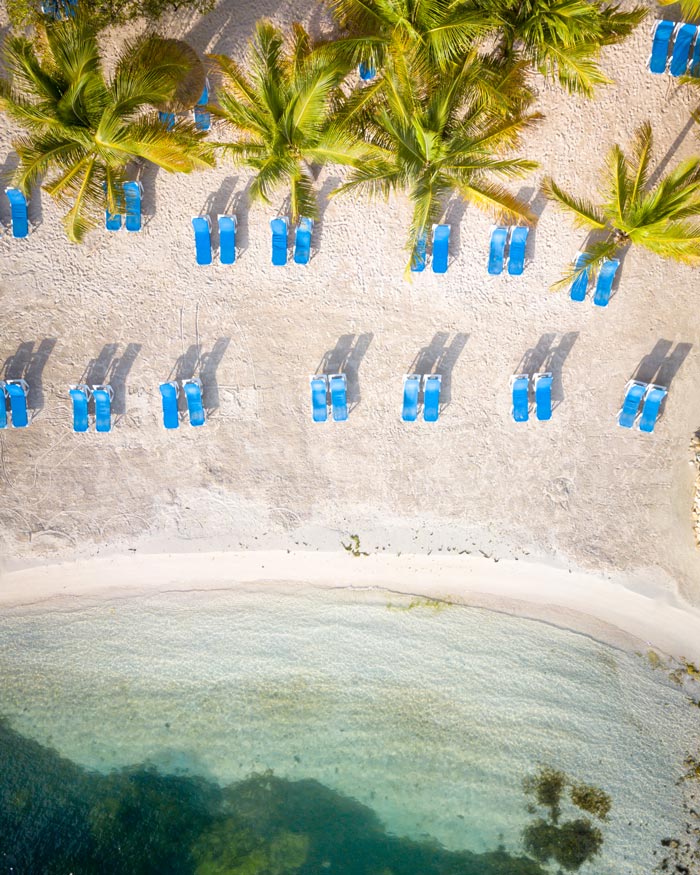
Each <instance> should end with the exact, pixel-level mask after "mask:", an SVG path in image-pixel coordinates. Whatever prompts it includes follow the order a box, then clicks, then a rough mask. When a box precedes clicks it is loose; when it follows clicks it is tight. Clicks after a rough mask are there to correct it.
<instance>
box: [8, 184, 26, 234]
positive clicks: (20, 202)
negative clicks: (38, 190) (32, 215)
mask: <svg viewBox="0 0 700 875" xmlns="http://www.w3.org/2000/svg"><path fill="white" fill-rule="evenodd" d="M5 194H6V195H7V199H8V201H9V202H10V219H11V221H12V236H13V237H18V238H22V237H26V236H27V235H28V234H29V217H28V214H27V198H26V197H25V196H24V194H23V192H21V191H20V190H19V189H18V188H6V189H5Z"/></svg>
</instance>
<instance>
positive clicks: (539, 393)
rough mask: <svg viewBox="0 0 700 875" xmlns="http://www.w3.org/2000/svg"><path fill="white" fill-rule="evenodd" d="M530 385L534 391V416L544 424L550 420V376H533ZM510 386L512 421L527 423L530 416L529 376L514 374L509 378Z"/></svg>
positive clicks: (548, 374) (547, 374)
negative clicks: (531, 384)
mask: <svg viewBox="0 0 700 875" xmlns="http://www.w3.org/2000/svg"><path fill="white" fill-rule="evenodd" d="M532 383H533V387H534V390H535V415H536V416H537V419H538V420H540V421H541V422H544V421H546V420H549V419H551V418H552V375H551V374H550V373H544V374H533V375H532ZM510 385H511V391H512V395H513V408H512V414H513V419H514V420H515V421H516V422H527V421H528V419H529V416H530V375H529V374H515V376H513V377H511V378H510Z"/></svg>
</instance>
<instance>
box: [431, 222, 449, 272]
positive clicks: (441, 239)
mask: <svg viewBox="0 0 700 875" xmlns="http://www.w3.org/2000/svg"><path fill="white" fill-rule="evenodd" d="M449 252H450V226H449V225H433V273H447V256H448V255H449Z"/></svg>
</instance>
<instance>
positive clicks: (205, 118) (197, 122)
mask: <svg viewBox="0 0 700 875" xmlns="http://www.w3.org/2000/svg"><path fill="white" fill-rule="evenodd" d="M208 103H209V80H208V79H206V80H205V82H204V90H203V91H202V95H201V97H200V98H199V100H198V101H197V103H195V105H194V126H195V127H196V128H197V130H198V131H208V130H209V129H210V128H211V113H210V112H209V111H208V110H207V104H208ZM158 118H159V120H160V122H161V124H163V125H165V127H166V129H167V130H169V131H171V130H172V129H173V128H174V127H175V121H176V115H175V113H174V112H162V111H161V112H159V113H158Z"/></svg>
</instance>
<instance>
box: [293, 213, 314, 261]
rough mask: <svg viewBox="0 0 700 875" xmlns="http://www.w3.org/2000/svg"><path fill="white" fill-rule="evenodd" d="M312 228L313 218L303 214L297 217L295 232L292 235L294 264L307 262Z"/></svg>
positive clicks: (309, 253)
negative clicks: (297, 222) (293, 235)
mask: <svg viewBox="0 0 700 875" xmlns="http://www.w3.org/2000/svg"><path fill="white" fill-rule="evenodd" d="M313 228H314V220H313V219H307V218H305V217H304V216H302V217H301V219H299V224H298V225H297V232H296V235H295V237H294V261H295V263H296V264H308V263H309V256H310V255H311V232H312V231H313Z"/></svg>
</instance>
